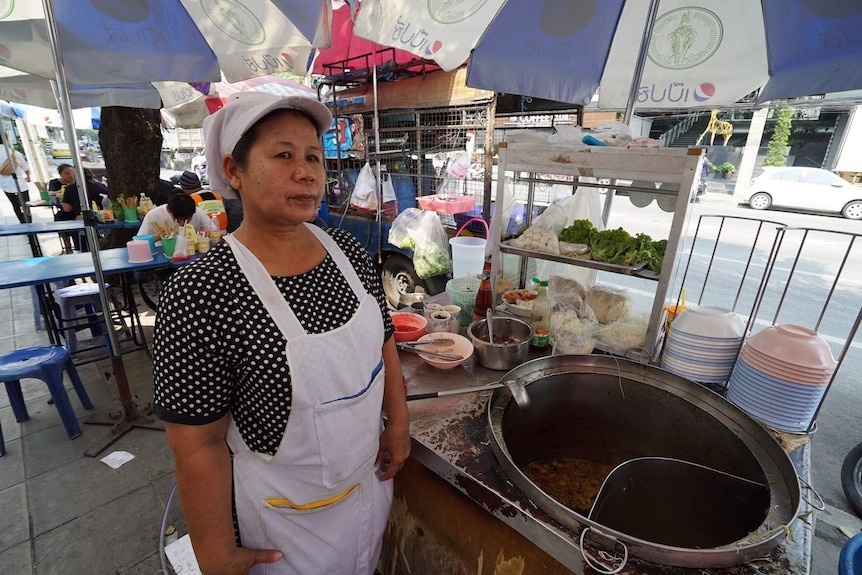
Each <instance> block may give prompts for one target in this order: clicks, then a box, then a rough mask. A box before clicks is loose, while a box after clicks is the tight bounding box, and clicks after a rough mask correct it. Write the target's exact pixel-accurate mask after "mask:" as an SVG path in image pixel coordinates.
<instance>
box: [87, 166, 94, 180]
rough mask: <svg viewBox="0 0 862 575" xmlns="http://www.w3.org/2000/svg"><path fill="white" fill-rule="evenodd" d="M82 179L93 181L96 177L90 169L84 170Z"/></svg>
mask: <svg viewBox="0 0 862 575" xmlns="http://www.w3.org/2000/svg"><path fill="white" fill-rule="evenodd" d="M84 177H85V178H86V179H88V180H95V179H96V176H94V175H93V170H91V169H90V168H84Z"/></svg>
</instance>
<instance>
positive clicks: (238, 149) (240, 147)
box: [231, 108, 317, 191]
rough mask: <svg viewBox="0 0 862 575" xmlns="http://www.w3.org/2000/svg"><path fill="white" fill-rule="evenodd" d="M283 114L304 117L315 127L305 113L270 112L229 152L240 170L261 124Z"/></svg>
mask: <svg viewBox="0 0 862 575" xmlns="http://www.w3.org/2000/svg"><path fill="white" fill-rule="evenodd" d="M284 113H293V114H297V115H299V116H302V117H304V118H305V119H307V120H308V121H309V122H311V125H312V126H317V124H316V123H315V122H314V120H313V119H312V117H311V116H309V115H308V114H306V113H305V112H303V111H302V110H296V109H294V108H279V109H276V110H273V111H272V112H270V113H269V114H267V115H266V116H264V117H263V118H261V119H260V120H258V121H257V122H255V123H254V124H252V126H251V127H250V128H249V129H248V130H246V132H245V134H243V135H242V136H241V137H240V139H239V140H237V142H236V146H234V147H233V151H232V152H231V156H233V161H234V163H235V164H236V166H237V167H238V168H239V169H240V170H244V169H245V167H246V165H247V164H248V153H249V151H250V150H251V147H252V146H254V144H255V143H256V142H257V140H258V138H259V137H260V126H261V124H263V123H264V122H266V121H267V120H269V119H270V118H274V117H276V116H278V115H279V114H284ZM316 129H317V128H316V127H315V130H316ZM234 191H236V190H234Z"/></svg>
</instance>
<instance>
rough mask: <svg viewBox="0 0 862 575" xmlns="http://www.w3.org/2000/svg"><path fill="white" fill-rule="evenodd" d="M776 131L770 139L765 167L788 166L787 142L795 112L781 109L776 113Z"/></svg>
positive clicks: (764, 162)
mask: <svg viewBox="0 0 862 575" xmlns="http://www.w3.org/2000/svg"><path fill="white" fill-rule="evenodd" d="M775 120H776V121H775V129H774V130H773V132H772V137H771V138H770V139H769V148H768V149H767V151H766V159H765V160H764V161H763V165H764V166H784V165H786V164H787V142H788V141H789V140H790V124H791V122H792V120H793V110H791V109H790V108H779V109H778V110H776V111H775Z"/></svg>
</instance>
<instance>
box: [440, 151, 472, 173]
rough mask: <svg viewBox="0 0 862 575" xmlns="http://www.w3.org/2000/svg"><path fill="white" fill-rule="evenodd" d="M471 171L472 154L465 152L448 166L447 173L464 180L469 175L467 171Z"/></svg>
mask: <svg viewBox="0 0 862 575" xmlns="http://www.w3.org/2000/svg"><path fill="white" fill-rule="evenodd" d="M469 171H470V154H468V153H467V152H464V153H463V154H461V155H460V156H458V158H457V159H456V160H455V161H454V162H452V163H451V164H449V165H448V166H447V167H446V173H447V174H449V175H450V176H452V177H453V178H458V179H459V180H463V179H464V178H466V177H467V172H469Z"/></svg>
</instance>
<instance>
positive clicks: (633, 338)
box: [596, 312, 649, 356]
mask: <svg viewBox="0 0 862 575" xmlns="http://www.w3.org/2000/svg"><path fill="white" fill-rule="evenodd" d="M647 327H649V316H648V315H647V314H644V313H637V312H630V313H629V314H627V315H626V316H625V317H622V318H620V319H618V320H617V321H615V322H613V323H611V324H608V325H605V326H602V327H600V328H599V329H598V331H596V337H597V338H598V340H599V343H601V345H602V349H603V350H604V351H608V352H610V353H613V354H615V355H621V356H626V354H628V353H629V352H631V351H636V350H641V349H644V346H645V344H646V332H647Z"/></svg>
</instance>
